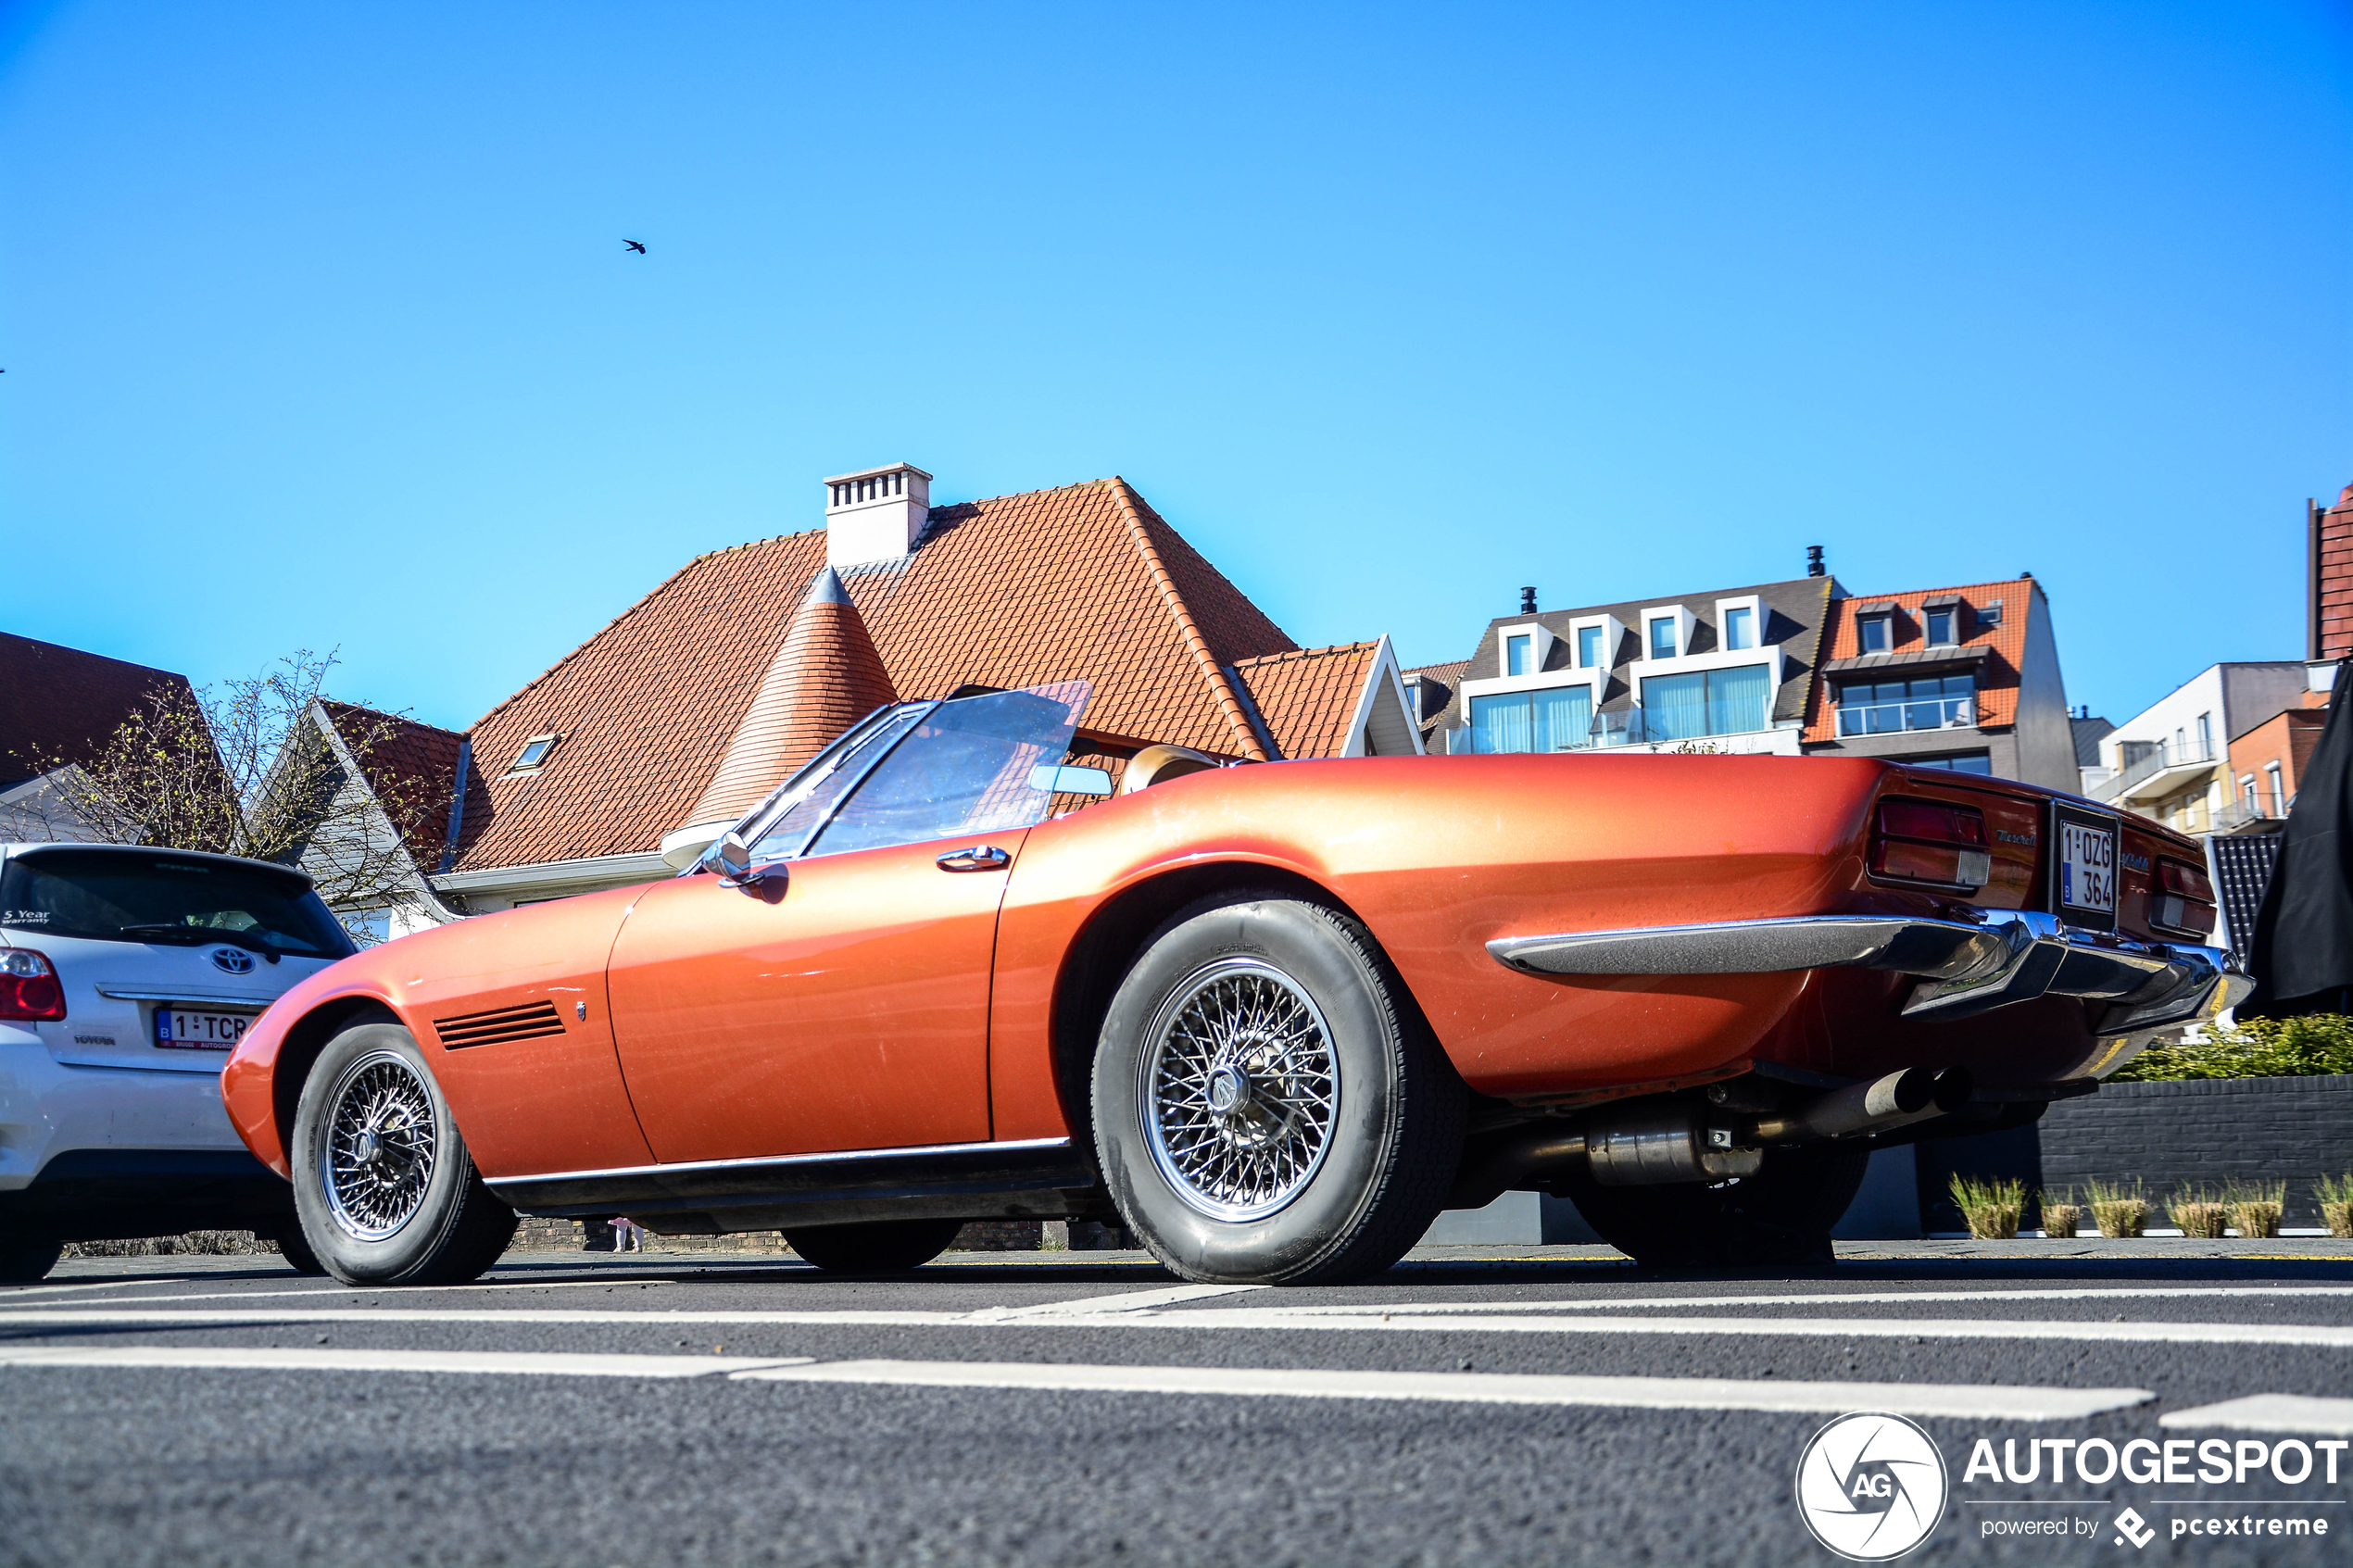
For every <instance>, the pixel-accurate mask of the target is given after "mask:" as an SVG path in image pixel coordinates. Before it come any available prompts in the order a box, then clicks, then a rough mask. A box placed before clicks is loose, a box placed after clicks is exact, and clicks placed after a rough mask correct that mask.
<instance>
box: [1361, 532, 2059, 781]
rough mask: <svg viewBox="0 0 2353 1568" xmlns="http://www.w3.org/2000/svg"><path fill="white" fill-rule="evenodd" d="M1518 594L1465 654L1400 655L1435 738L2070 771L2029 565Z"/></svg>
mask: <svg viewBox="0 0 2353 1568" xmlns="http://www.w3.org/2000/svg"><path fill="white" fill-rule="evenodd" d="M1527 592H1528V598H1527V600H1526V601H1525V602H1524V603H1523V606H1522V608H1521V610H1520V613H1519V614H1517V615H1511V616H1503V617H1499V618H1498V619H1496V620H1495V621H1491V622H1490V623H1489V624H1488V627H1487V629H1486V631H1485V632H1484V633H1482V634H1481V636H1480V638H1479V643H1478V647H1477V649H1475V650H1474V651H1473V653H1472V655H1471V658H1470V659H1469V660H1468V662H1467V663H1465V664H1462V665H1428V666H1423V667H1421V668H1419V669H1416V670H1413V671H1406V677H1407V681H1408V684H1409V687H1410V688H1411V689H1412V690H1413V691H1415V692H1416V693H1418V694H1420V697H1421V706H1420V708H1419V711H1421V712H1423V713H1425V714H1434V715H1435V717H1434V719H1432V720H1431V721H1429V723H1430V727H1429V730H1428V733H1427V735H1426V739H1425V745H1426V747H1427V748H1428V749H1429V750H1433V751H1436V750H1447V751H1453V752H1465V751H1470V752H1483V751H1579V750H1585V749H1589V748H1594V747H1632V748H1637V749H1643V750H1650V751H1688V750H1697V749H1705V750H1711V751H1728V752H1749V753H1766V754H1778V755H1780V756H1785V757H1796V756H1803V755H1813V754H1827V755H1834V756H1856V757H1883V758H1887V759H1891V760H1900V761H1903V762H1906V763H1909V764H1912V765H1915V766H1926V767H1940V768H1953V769H1957V770H1959V771H1964V772H1979V773H1998V774H2001V775H2003V776H2004V777H2007V778H2018V779H2025V780H2028V781H2030V782H2032V783H2035V784H2051V785H2055V786H2057V787H2059V788H2064V789H2073V788H2074V787H2075V786H2076V777H2077V775H2076V769H2075V753H2074V742H2073V739H2072V735H2071V732H2070V726H2069V722H2068V709H2067V696H2066V690H2065V687H2064V684H2062V682H2061V681H2060V679H2059V670H2058V652H2057V644H2056V642H2055V640H2054V639H2053V637H2052V634H2051V628H2050V611H2049V606H2048V603H2047V601H2046V600H2045V598H2044V596H2043V594H2042V591H2041V589H2040V588H2039V587H2038V586H2037V585H2036V584H2035V583H2034V580H2033V579H2032V578H2031V577H2020V578H2017V579H2012V580H2007V581H2004V582H1998V583H1969V584H1964V585H1962V586H1960V587H1957V588H1941V589H1923V590H1919V591H1917V592H1910V593H1903V594H1894V595H1886V596H1878V597H1873V598H1856V597H1853V596H1849V595H1848V594H1847V593H1846V591H1845V590H1844V589H1843V588H1842V587H1841V586H1840V585H1839V583H1838V581H1837V579H1835V578H1832V577H1829V576H1826V575H1825V576H1808V577H1801V578H1797V579H1795V580H1793V581H1790V582H1784V583H1760V584H1756V585H1754V586H1749V587H1739V588H1724V589H1718V590H1715V591H1712V592H1706V593H1700V594H1692V595H1683V596H1671V597H1661V598H1657V599H1650V600H1634V601H1629V602H1626V603H1620V604H1609V605H1591V606H1586V607H1583V608H1576V609H1565V610H1550V611H1543V612H1541V613H1540V612H1539V611H1538V610H1537V609H1536V608H1535V606H1534V603H1533V597H1534V595H1533V591H1532V590H1529V591H1527ZM1448 688H1451V689H1448ZM1441 690H1444V691H1445V699H1444V701H1443V705H1442V707H1441V706H1440V704H1439V703H1438V702H1437V701H1436V700H1434V699H1435V698H1436V697H1437V696H1439V692H1440V691H1441Z"/></svg>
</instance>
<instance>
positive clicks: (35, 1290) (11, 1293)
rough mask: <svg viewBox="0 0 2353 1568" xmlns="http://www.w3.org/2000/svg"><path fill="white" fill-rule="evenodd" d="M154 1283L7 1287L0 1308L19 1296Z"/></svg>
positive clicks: (150, 1283)
mask: <svg viewBox="0 0 2353 1568" xmlns="http://www.w3.org/2000/svg"><path fill="white" fill-rule="evenodd" d="M155 1283H156V1282H155V1281H154V1280H148V1279H118V1280H107V1281H105V1282H103V1283H101V1284H97V1285H27V1286H9V1287H7V1294H6V1295H5V1296H0V1307H5V1306H6V1305H7V1304H8V1303H9V1302H11V1301H14V1300H15V1299H17V1298H19V1297H20V1296H55V1295H58V1294H60V1293H61V1292H64V1291H69V1290H127V1289H129V1288H130V1287H131V1286H134V1285H153V1284H155Z"/></svg>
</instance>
